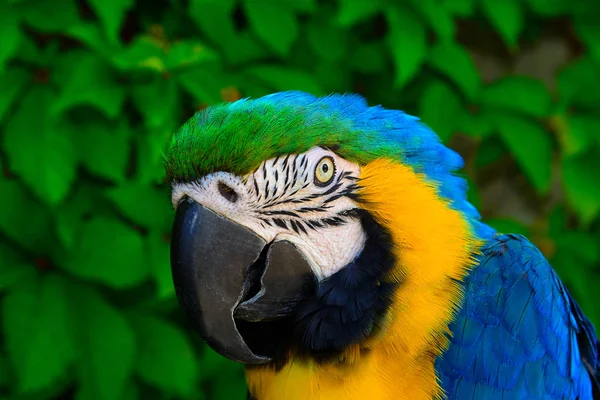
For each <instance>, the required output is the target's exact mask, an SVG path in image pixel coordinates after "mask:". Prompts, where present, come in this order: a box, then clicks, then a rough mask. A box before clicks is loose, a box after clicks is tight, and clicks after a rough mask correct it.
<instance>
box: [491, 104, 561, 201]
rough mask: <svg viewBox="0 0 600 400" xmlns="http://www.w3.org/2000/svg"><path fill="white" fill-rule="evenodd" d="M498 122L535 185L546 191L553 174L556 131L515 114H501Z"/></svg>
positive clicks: (539, 189) (515, 155) (537, 188)
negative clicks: (553, 136)
mask: <svg viewBox="0 0 600 400" xmlns="http://www.w3.org/2000/svg"><path fill="white" fill-rule="evenodd" d="M495 126H496V127H497V129H498V130H499V133H500V137H502V139H503V140H504V143H506V146H507V147H508V150H509V151H510V153H511V154H512V155H513V156H514V157H515V159H516V160H517V163H518V164H519V165H520V166H521V168H523V172H524V173H525V175H526V176H527V177H528V178H529V180H530V181H531V183H532V184H533V186H534V188H535V189H536V190H537V191H538V192H539V193H542V194H546V193H547V192H548V190H549V189H550V179H551V175H552V171H551V168H552V135H551V134H550V133H548V132H546V131H545V130H544V128H543V127H542V126H541V125H539V124H538V123H536V122H534V121H530V120H528V119H525V118H520V117H517V116H515V115H511V114H504V115H498V118H497V120H496V121H495Z"/></svg>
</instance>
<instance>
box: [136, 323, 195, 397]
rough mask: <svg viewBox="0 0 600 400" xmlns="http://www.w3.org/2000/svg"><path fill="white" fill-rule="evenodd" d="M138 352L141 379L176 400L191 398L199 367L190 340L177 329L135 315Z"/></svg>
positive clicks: (137, 363)
mask: <svg viewBox="0 0 600 400" xmlns="http://www.w3.org/2000/svg"><path fill="white" fill-rule="evenodd" d="M130 321H131V323H132V326H133V328H134V330H135V332H136V338H137V342H138V352H137V357H136V363H135V370H136V373H137V375H139V377H140V378H141V379H142V380H144V381H145V382H146V383H148V384H150V385H153V386H155V387H157V388H159V389H161V390H164V391H165V392H166V393H169V394H171V395H174V396H178V397H184V398H190V397H191V396H192V395H193V394H194V390H195V387H196V382H197V379H198V372H199V371H198V365H197V361H196V358H195V357H194V349H193V348H192V346H191V344H190V342H189V340H188V338H187V337H186V336H185V335H184V334H183V333H182V332H181V331H180V330H179V329H178V328H177V327H176V326H174V325H172V324H170V323H168V322H166V321H164V320H162V319H159V318H156V317H154V316H150V315H143V314H132V315H131V316H130Z"/></svg>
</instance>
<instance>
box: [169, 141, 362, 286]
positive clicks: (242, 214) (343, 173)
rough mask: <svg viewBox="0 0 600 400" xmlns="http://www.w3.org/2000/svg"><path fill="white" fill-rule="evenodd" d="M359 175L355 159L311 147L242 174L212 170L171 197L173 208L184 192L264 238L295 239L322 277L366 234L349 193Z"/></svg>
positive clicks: (351, 255)
mask: <svg viewBox="0 0 600 400" xmlns="http://www.w3.org/2000/svg"><path fill="white" fill-rule="evenodd" d="M332 169H333V170H332ZM359 175H360V167H359V166H358V165H357V164H354V163H351V162H349V161H346V160H344V159H343V158H341V157H339V156H337V155H336V154H335V153H333V152H331V151H329V150H326V149H323V148H321V147H315V148H313V149H311V150H309V151H307V152H306V153H302V154H290V155H287V156H282V157H277V158H273V159H269V160H267V161H265V162H263V163H262V164H261V165H260V166H259V167H258V168H257V169H256V170H254V171H253V172H251V173H249V174H247V175H245V176H242V177H239V176H236V175H234V174H231V173H228V172H216V173H213V174H210V175H207V176H204V177H202V178H201V179H199V180H198V181H195V182H191V183H178V184H175V185H174V186H173V192H172V201H173V206H175V207H177V204H178V203H179V201H180V200H181V198H182V197H183V196H188V197H190V198H192V199H193V200H195V201H196V202H198V203H200V204H202V205H203V206H205V207H207V208H209V209H211V210H213V211H214V212H216V213H218V214H220V215H222V216H224V217H226V218H228V219H230V220H232V221H234V222H236V223H238V224H240V225H243V226H245V227H246V228H248V229H250V230H252V231H253V232H255V233H256V234H257V235H258V236H260V237H261V238H263V239H264V240H265V241H267V242H272V241H278V240H288V241H290V242H292V243H294V244H295V245H296V246H297V247H298V249H299V250H301V251H302V252H303V253H304V255H305V256H306V258H307V259H308V261H309V262H310V264H311V267H312V269H313V272H314V273H315V274H316V275H317V277H318V278H319V279H323V278H326V277H328V276H330V275H332V274H334V273H335V272H337V271H339V270H340V269H341V268H343V267H344V266H345V265H347V264H349V263H351V262H352V261H354V259H355V258H356V257H357V256H358V254H359V253H360V252H361V251H362V249H363V247H364V244H365V240H366V235H365V233H364V231H363V229H362V226H361V223H360V220H359V218H357V217H356V215H354V214H353V212H354V211H353V210H354V209H356V208H358V206H357V204H356V202H355V201H354V200H352V198H351V194H352V193H353V192H354V190H355V189H356V188H357V185H356V180H357V178H358V177H359Z"/></svg>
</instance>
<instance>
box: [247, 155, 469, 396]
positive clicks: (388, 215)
mask: <svg viewBox="0 0 600 400" xmlns="http://www.w3.org/2000/svg"><path fill="white" fill-rule="evenodd" d="M360 178H361V179H360V182H359V183H360V186H361V190H360V192H359V193H360V196H361V198H362V199H363V200H364V202H362V203H361V206H362V208H364V209H366V210H367V211H368V212H370V213H371V215H373V217H374V218H375V219H376V221H377V222H378V223H379V224H381V225H383V226H385V227H386V228H387V229H388V230H389V231H390V233H391V235H392V238H393V241H394V244H395V249H394V251H395V253H396V256H397V260H398V263H397V265H396V266H395V268H394V270H393V273H392V275H393V276H390V279H392V280H401V281H402V284H401V285H400V286H399V288H398V290H397V292H396V295H395V298H394V302H393V304H392V307H391V310H390V312H389V314H388V316H387V324H386V325H385V326H384V327H382V329H381V330H380V331H379V333H378V334H377V335H374V336H373V337H371V338H370V339H369V341H368V342H366V343H362V344H361V345H360V347H359V346H358V345H357V346H353V347H351V348H350V349H348V350H347V351H346V352H345V353H344V355H343V360H341V362H339V363H336V364H318V363H317V362H315V361H310V362H306V361H300V360H299V359H295V358H294V357H293V356H291V358H290V361H289V362H288V363H287V364H286V365H285V366H284V367H283V368H281V369H280V370H278V371H275V370H274V369H273V367H264V366H255V367H248V368H247V371H246V378H247V382H248V386H249V388H250V392H251V393H252V395H253V396H255V397H256V398H257V399H258V400H279V399H286V400H317V399H318V400H342V399H344V400H353V399H365V398H372V399H381V400H386V399H394V400H402V399H410V400H420V399H427V400H429V399H432V398H443V392H442V390H441V388H440V386H439V385H438V382H437V378H436V376H435V370H434V364H433V363H434V359H435V357H436V356H438V355H439V354H441V352H442V351H443V350H444V349H445V348H446V347H447V346H448V340H447V339H446V336H445V334H446V333H448V323H449V322H450V321H451V319H452V314H453V312H454V310H455V309H456V304H458V303H459V302H460V301H461V298H462V293H461V290H460V287H459V286H458V285H457V284H456V283H455V281H456V280H461V279H462V278H463V277H464V276H465V275H466V274H467V273H468V271H469V269H470V268H471V266H472V265H473V262H474V260H473V258H472V256H471V255H472V254H476V253H477V250H478V247H479V246H480V245H481V243H479V242H478V241H477V240H476V239H475V237H474V235H473V234H472V232H471V231H470V228H469V225H468V223H467V221H465V219H464V218H463V217H462V216H461V215H460V213H459V212H457V211H455V210H453V209H451V208H450V206H449V204H448V202H447V201H446V200H443V199H441V198H440V197H439V196H438V194H437V193H436V188H435V186H434V185H433V183H430V182H426V181H425V179H424V176H422V175H419V174H416V173H415V172H414V171H413V169H411V168H409V167H407V166H404V165H401V164H399V163H396V162H392V161H388V160H382V159H381V160H375V161H373V162H371V163H369V164H368V165H366V166H364V167H363V168H362V170H361V176H360ZM342 361H343V362H342Z"/></svg>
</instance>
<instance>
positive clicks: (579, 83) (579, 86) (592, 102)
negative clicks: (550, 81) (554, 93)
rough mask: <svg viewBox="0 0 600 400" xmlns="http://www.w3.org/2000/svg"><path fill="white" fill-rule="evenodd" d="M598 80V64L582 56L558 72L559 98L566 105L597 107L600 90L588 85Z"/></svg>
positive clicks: (599, 71) (599, 72) (599, 104)
mask: <svg viewBox="0 0 600 400" xmlns="http://www.w3.org/2000/svg"><path fill="white" fill-rule="evenodd" d="M598 81H600V64H597V63H595V62H594V61H592V59H591V58H589V57H583V58H580V59H579V60H577V61H576V62H574V63H572V64H570V65H569V66H567V67H566V68H565V69H563V70H562V71H560V72H559V74H558V79H557V86H558V93H559V99H560V101H561V103H563V104H566V105H574V106H583V107H589V106H593V107H595V108H596V107H598V106H600V91H597V90H590V85H593V84H594V83H595V82H598Z"/></svg>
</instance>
